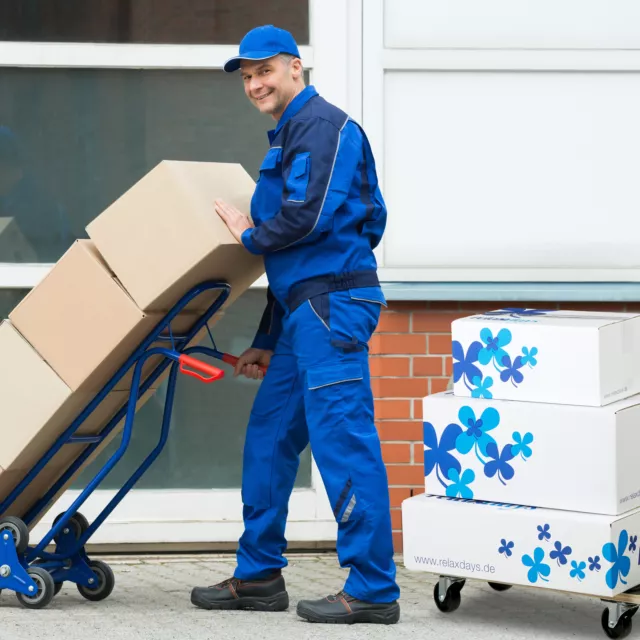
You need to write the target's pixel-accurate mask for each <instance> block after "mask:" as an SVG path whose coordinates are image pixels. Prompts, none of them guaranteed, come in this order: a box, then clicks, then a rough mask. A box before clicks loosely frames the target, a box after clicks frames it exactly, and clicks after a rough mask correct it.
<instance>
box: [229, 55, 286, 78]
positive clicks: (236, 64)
mask: <svg viewBox="0 0 640 640" xmlns="http://www.w3.org/2000/svg"><path fill="white" fill-rule="evenodd" d="M278 54H279V52H276V53H274V52H273V51H248V52H247V53H244V54H242V55H241V56H235V57H234V58H229V59H228V60H227V61H226V62H225V63H224V67H222V68H223V69H224V70H225V71H226V72H227V73H230V72H232V71H237V70H238V69H239V68H240V62H241V61H242V60H268V59H269V58H273V57H275V56H277V55H278Z"/></svg>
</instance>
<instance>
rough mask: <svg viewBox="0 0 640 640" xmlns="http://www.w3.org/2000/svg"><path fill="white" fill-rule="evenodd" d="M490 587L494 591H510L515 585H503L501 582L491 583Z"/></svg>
mask: <svg viewBox="0 0 640 640" xmlns="http://www.w3.org/2000/svg"><path fill="white" fill-rule="evenodd" d="M489 586H490V587H491V588H492V589H493V590H494V591H509V589H511V587H512V586H513V585H510V584H502V583H500V582H490V583H489Z"/></svg>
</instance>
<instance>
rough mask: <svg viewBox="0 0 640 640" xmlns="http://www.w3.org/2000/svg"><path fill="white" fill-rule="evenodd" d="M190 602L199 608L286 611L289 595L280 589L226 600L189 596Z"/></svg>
mask: <svg viewBox="0 0 640 640" xmlns="http://www.w3.org/2000/svg"><path fill="white" fill-rule="evenodd" d="M191 603H192V604H194V605H195V606H196V607H200V608H201V609H208V610H209V611H211V610H214V609H215V610H217V611H220V610H226V611H234V610H238V609H246V610H250V611H286V610H287V609H288V608H289V595H288V594H287V592H286V591H281V592H280V593H276V594H275V595H273V596H268V597H266V598H254V597H248V596H243V597H241V598H238V599H237V600H228V601H226V602H209V601H207V600H204V599H202V598H198V597H197V596H191Z"/></svg>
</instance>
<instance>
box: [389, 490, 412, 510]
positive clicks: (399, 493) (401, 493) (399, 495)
mask: <svg viewBox="0 0 640 640" xmlns="http://www.w3.org/2000/svg"><path fill="white" fill-rule="evenodd" d="M410 497H411V489H409V487H394V488H393V489H389V502H391V507H392V508H393V507H396V508H397V507H399V506H400V505H401V504H402V502H403V500H406V499H407V498H410Z"/></svg>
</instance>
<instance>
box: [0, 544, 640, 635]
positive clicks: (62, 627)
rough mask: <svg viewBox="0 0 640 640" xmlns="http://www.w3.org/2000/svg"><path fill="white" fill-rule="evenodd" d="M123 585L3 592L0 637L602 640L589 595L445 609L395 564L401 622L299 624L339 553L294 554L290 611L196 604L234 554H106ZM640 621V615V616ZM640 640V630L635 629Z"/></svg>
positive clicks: (475, 586)
mask: <svg viewBox="0 0 640 640" xmlns="http://www.w3.org/2000/svg"><path fill="white" fill-rule="evenodd" d="M101 559H103V560H105V561H107V562H108V563H109V564H110V565H111V566H112V568H113V570H114V572H115V576H116V587H115V589H114V591H113V593H112V594H111V596H110V597H109V598H108V599H107V600H104V601H103V602H97V603H96V602H89V601H87V600H84V599H83V598H82V597H81V596H80V594H79V593H78V592H77V590H76V588H75V586H74V585H72V584H65V586H64V588H63V589H62V591H61V592H60V594H59V595H58V596H56V598H55V599H54V600H53V602H52V603H51V604H50V605H49V606H48V607H47V608H46V609H42V610H26V609H23V608H22V607H21V606H20V605H19V603H18V601H17V599H16V597H15V595H14V594H13V593H12V592H9V591H4V592H3V593H2V596H0V639H1V640H5V639H6V640H33V639H34V638H55V639H57V638H60V639H62V638H64V639H65V640H75V639H76V638H77V639H78V640H80V639H82V640H94V639H96V640H98V639H100V640H125V639H126V640H139V639H145V640H147V639H148V640H165V639H166V640H170V639H171V640H174V639H180V640H209V639H212V640H213V639H214V638H215V639H216V640H222V639H225V638H238V639H240V640H245V639H249V638H256V639H257V640H270V639H273V640H276V639H277V640H288V639H289V638H290V639H291V640H303V639H305V638H323V639H324V638H331V639H334V638H335V639H336V640H338V639H341V638H371V639H374V638H402V639H403V640H404V639H405V638H420V639H425V638H438V639H439V640H449V639H451V640H454V639H455V640H460V639H461V638H469V640H482V639H483V638H486V639H487V640H489V639H491V640H500V639H503V638H504V639H505V640H507V639H508V640H519V639H528V638H531V639H534V638H545V640H548V639H554V638H563V639H564V638H586V639H588V638H604V637H605V636H604V634H603V632H602V629H601V627H600V615H601V612H602V608H603V607H602V605H601V604H600V602H599V601H598V600H593V599H590V598H586V597H580V596H571V595H565V594H557V593H553V592H550V591H544V590H542V589H540V590H534V589H516V588H514V589H511V590H510V591H508V592H505V593H496V592H494V591H493V590H491V589H490V588H489V587H488V586H487V585H486V584H483V583H479V582H472V581H468V582H467V584H466V586H465V587H464V590H463V591H462V605H461V607H460V609H458V611H456V612H455V613H452V614H448V615H447V614H443V613H440V612H439V611H438V610H437V609H436V607H435V605H434V603H433V600H432V593H433V585H434V583H435V581H436V576H433V575H431V574H423V573H413V572H409V571H407V570H406V569H405V568H404V567H403V566H402V562H401V559H400V558H399V559H398V562H399V567H398V581H399V583H400V587H401V589H402V596H401V600H400V602H401V607H402V617H401V620H400V623H399V624H397V625H395V626H389V627H384V626H378V625H354V626H351V627H348V626H343V625H316V624H310V623H308V622H305V621H303V620H301V619H299V618H298V617H297V616H296V614H295V610H296V608H295V605H296V602H297V600H298V599H300V598H314V597H319V596H324V595H328V594H329V593H335V592H336V591H339V590H340V588H341V587H342V584H343V582H344V579H345V572H344V571H343V570H342V569H340V568H339V566H338V563H337V560H336V557H335V555H334V554H322V555H290V556H289V562H290V565H289V567H288V568H287V569H286V570H285V572H286V573H285V577H286V580H287V588H288V591H289V596H290V599H291V606H290V609H289V611H288V612H286V613H256V612H211V611H202V610H200V609H197V608H195V607H193V606H192V605H191V604H190V602H189V592H190V590H191V587H192V586H194V585H207V584H212V583H215V582H218V581H219V580H222V579H224V578H227V577H229V576H230V575H231V573H232V571H233V568H234V557H233V556H231V555H207V556H193V555H191V556H165V557H162V556H155V557H145V556H141V557H136V558H123V557H103V558H101ZM638 620H639V623H640V618H639V619H638ZM638 637H640V631H639V632H638Z"/></svg>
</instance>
